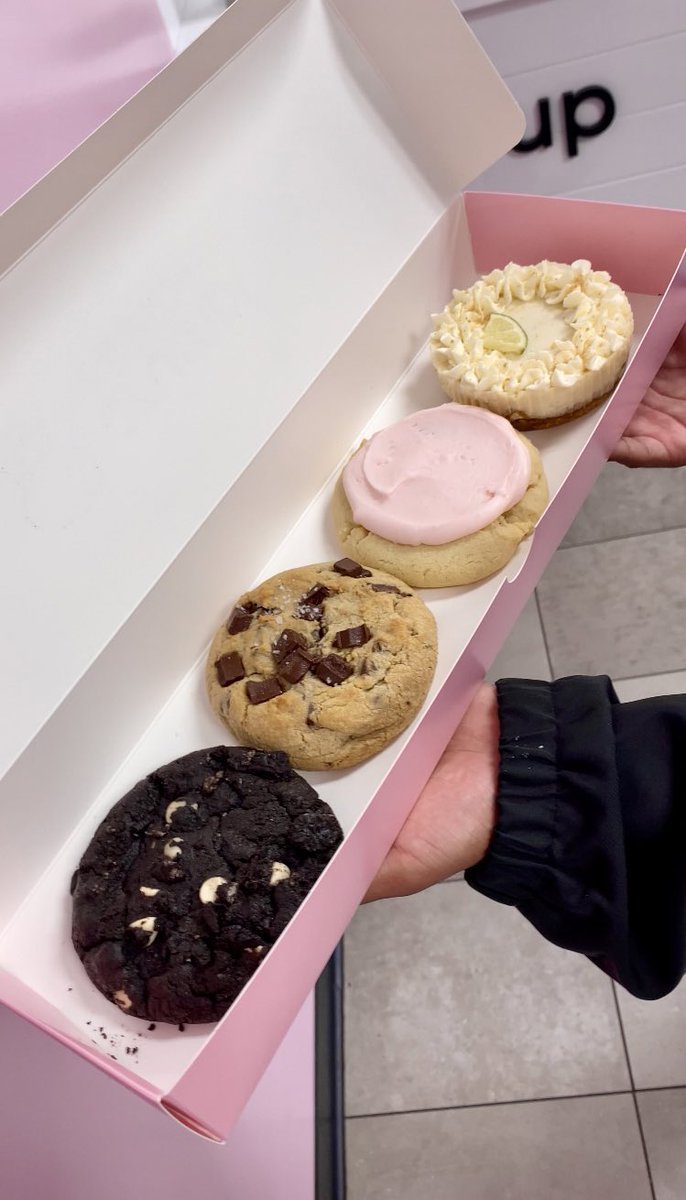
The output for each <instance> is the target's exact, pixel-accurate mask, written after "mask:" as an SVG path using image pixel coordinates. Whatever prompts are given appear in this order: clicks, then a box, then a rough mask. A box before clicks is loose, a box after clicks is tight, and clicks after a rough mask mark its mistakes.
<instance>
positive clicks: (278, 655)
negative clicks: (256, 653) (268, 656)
mask: <svg viewBox="0 0 686 1200" xmlns="http://www.w3.org/2000/svg"><path fill="white" fill-rule="evenodd" d="M306 649H307V640H306V638H304V637H303V635H302V634H301V633H296V631H295V629H284V631H283V633H282V634H281V635H280V636H279V637H278V638H277V639H276V641H275V642H274V645H273V646H272V654H273V655H274V661H275V662H277V663H280V662H283V660H284V658H287V657H288V655H289V654H290V653H291V651H292V650H306Z"/></svg>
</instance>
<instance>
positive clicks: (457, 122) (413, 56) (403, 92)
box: [332, 0, 526, 202]
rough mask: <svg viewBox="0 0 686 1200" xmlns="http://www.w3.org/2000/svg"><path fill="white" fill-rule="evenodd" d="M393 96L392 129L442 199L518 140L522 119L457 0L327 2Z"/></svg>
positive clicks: (523, 118) (450, 198) (451, 197)
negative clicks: (426, 0) (457, 14)
mask: <svg viewBox="0 0 686 1200" xmlns="http://www.w3.org/2000/svg"><path fill="white" fill-rule="evenodd" d="M332 7H334V8H335V9H336V10H337V12H338V14H339V16H340V18H341V20H342V21H343V22H344V24H345V26H346V27H347V28H348V30H349V31H350V33H351V34H352V35H353V37H354V38H355V41H356V43H357V46H358V47H359V48H360V49H361V51H362V53H363V54H364V55H365V57H366V58H367V59H368V60H369V61H370V62H371V63H373V65H374V67H375V69H376V71H377V72H378V74H379V75H380V76H381V78H382V79H384V81H385V82H386V84H387V85H388V87H389V88H390V90H391V92H392V94H393V101H394V105H395V106H396V121H395V123H394V125H395V128H396V129H397V130H398V131H399V134H400V136H401V137H402V138H403V139H404V140H406V142H407V144H408V145H410V146H411V151H412V154H413V157H415V158H416V159H417V161H418V162H420V163H421V164H422V166H423V168H424V169H425V170H426V171H427V173H428V174H429V176H430V178H431V179H432V181H433V183H434V186H435V187H437V188H438V189H439V190H440V192H441V194H442V195H443V198H444V199H445V201H446V202H449V201H450V200H452V199H453V197H454V196H455V195H456V194H457V193H458V192H461V191H464V189H465V188H466V187H468V186H469V184H470V183H472V182H473V181H474V180H475V179H476V178H477V177H478V176H479V175H481V173H482V172H483V171H485V170H487V168H488V167H489V166H492V165H493V163H494V162H496V161H497V160H498V159H499V158H501V157H502V155H503V154H506V153H507V151H508V150H510V149H511V148H512V146H514V145H515V144H516V143H517V142H518V141H519V140H520V138H521V137H522V136H523V134H524V130H525V126H526V121H525V117H524V114H523V113H522V111H521V109H520V108H519V106H518V105H517V104H516V103H515V101H514V100H513V98H512V95H511V93H510V92H509V91H508V89H507V87H506V86H505V84H504V83H503V81H502V80H501V79H500V76H499V75H498V74H497V72H496V70H495V67H494V66H493V65H492V63H491V62H490V60H489V59H488V58H487V56H486V54H485V52H484V50H483V49H482V48H481V45H480V43H479V42H478V41H477V39H476V38H475V36H474V34H473V33H472V31H471V30H470V28H469V26H468V25H467V23H466V21H465V20H464V18H462V17H460V19H459V20H457V21H456V20H455V4H454V0H431V3H429V4H426V3H417V2H416V0H375V2H374V3H369V0H332Z"/></svg>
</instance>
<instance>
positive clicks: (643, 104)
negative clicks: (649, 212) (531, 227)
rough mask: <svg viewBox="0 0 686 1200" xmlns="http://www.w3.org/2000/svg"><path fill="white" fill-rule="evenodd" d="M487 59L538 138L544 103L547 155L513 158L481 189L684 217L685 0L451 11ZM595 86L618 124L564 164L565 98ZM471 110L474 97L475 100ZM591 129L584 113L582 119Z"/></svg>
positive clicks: (538, 2) (546, 2)
mask: <svg viewBox="0 0 686 1200" xmlns="http://www.w3.org/2000/svg"><path fill="white" fill-rule="evenodd" d="M458 7H460V8H461V9H462V11H463V13H464V14H465V16H466V17H467V19H468V20H469V21H470V23H471V26H472V28H473V30H474V32H475V34H476V35H477V37H478V38H479V40H480V41H481V43H482V45H483V46H484V48H485V49H486V51H487V52H488V53H489V54H490V56H491V58H492V59H493V61H494V62H495V64H496V66H497V67H498V70H499V71H500V73H501V74H502V75H503V76H504V77H505V78H506V79H507V81H508V84H509V86H510V88H511V90H512V92H513V93H514V95H515V96H516V98H517V100H518V101H519V102H520V104H521V105H522V107H523V108H524V111H525V112H526V115H527V120H528V128H527V136H529V135H531V134H533V133H534V132H535V130H536V128H537V127H538V123H537V121H535V120H534V114H535V110H536V104H537V101H538V100H539V99H540V98H543V97H549V98H550V101H551V110H552V123H553V138H554V140H553V145H552V146H551V147H550V148H546V149H543V148H541V149H538V150H535V151H533V152H531V153H530V154H526V155H518V154H510V155H507V156H506V158H505V159H503V160H502V161H501V162H499V163H497V164H496V165H495V167H493V168H491V170H490V171H488V172H487V173H486V175H484V176H482V177H481V179H480V180H479V181H478V183H477V185H476V186H478V187H484V188H492V189H493V190H495V191H514V192H538V193H544V194H556V195H566V196H582V197H587V198H593V199H605V200H620V201H626V202H630V203H636V204H656V205H662V206H668V207H674V208H684V207H686V0H458ZM592 84H599V85H601V86H604V87H605V88H607V89H608V90H609V91H610V92H611V93H612V95H613V96H614V99H615V102H616V106H617V114H616V117H615V120H614V122H613V123H612V125H610V127H609V128H608V129H607V130H606V131H605V132H604V133H601V134H599V136H597V137H596V138H593V139H589V140H587V141H582V142H581V143H580V149H579V154H578V157H576V158H570V157H569V156H568V153H567V148H566V144H565V137H564V131H563V127H562V101H561V97H562V94H563V93H564V92H565V91H572V92H574V91H578V90H580V89H581V88H583V87H586V86H587V85H592ZM475 102H477V103H478V97H476V98H475ZM579 118H580V120H582V121H584V122H585V121H588V122H592V121H593V120H594V112H593V109H592V107H591V105H590V103H589V104H587V105H586V106H585V107H584V108H583V109H580V110H579Z"/></svg>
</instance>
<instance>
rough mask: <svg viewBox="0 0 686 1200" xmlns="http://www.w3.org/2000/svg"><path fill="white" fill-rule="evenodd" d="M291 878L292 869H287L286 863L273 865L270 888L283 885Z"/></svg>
mask: <svg viewBox="0 0 686 1200" xmlns="http://www.w3.org/2000/svg"><path fill="white" fill-rule="evenodd" d="M290 877H291V872H290V868H289V867H287V866H286V864H285V863H282V862H275V863H272V877H271V879H270V880H269V886H270V887H276V885H277V883H283V882H284V880H286V879H290Z"/></svg>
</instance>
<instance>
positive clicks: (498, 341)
mask: <svg viewBox="0 0 686 1200" xmlns="http://www.w3.org/2000/svg"><path fill="white" fill-rule="evenodd" d="M528 344H529V339H528V337H527V336H526V333H525V332H524V330H523V329H522V327H521V325H520V324H519V321H515V319H514V317H506V316H505V313H491V315H490V317H489V318H488V321H487V322H486V328H485V329H484V350H499V351H500V353H501V354H523V353H524V351H525V350H526V348H527V346H528Z"/></svg>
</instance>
